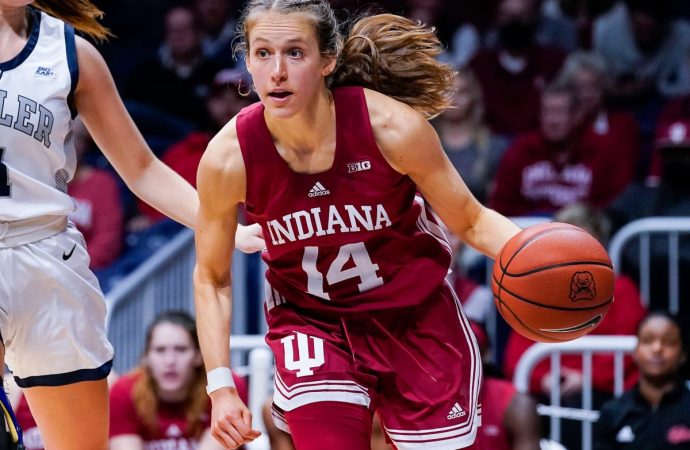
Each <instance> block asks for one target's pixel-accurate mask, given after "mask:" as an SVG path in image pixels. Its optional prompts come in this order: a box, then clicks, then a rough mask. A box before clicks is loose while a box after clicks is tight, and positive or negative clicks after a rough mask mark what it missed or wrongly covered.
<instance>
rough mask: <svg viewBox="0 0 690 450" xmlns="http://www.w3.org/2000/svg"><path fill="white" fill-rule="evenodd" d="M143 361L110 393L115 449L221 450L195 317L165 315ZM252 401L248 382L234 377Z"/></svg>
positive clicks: (152, 334) (151, 330) (149, 334)
mask: <svg viewBox="0 0 690 450" xmlns="http://www.w3.org/2000/svg"><path fill="white" fill-rule="evenodd" d="M145 348H146V349H145V352H144V355H143V359H142V361H143V362H142V364H141V365H140V366H139V367H137V368H136V369H134V370H133V371H132V372H130V373H128V374H126V375H123V376H122V377H121V378H120V379H118V380H117V381H116V382H115V384H114V385H113V387H112V389H111V391H110V450H155V449H160V448H165V449H174V450H177V449H179V450H182V449H192V448H195V449H198V450H220V449H221V448H223V447H221V446H220V445H219V444H218V443H217V442H216V441H215V440H214V439H213V437H212V436H211V435H210V433H209V432H208V429H209V426H210V421H211V415H210V413H211V405H210V402H209V399H208V396H207V395H206V390H205V388H206V376H205V372H204V368H203V364H202V360H201V352H200V350H199V342H198V340H197V332H196V326H195V324H194V319H193V318H192V317H191V316H190V315H189V314H187V313H186V312H182V311H169V312H165V313H163V314H161V315H159V316H158V317H157V318H156V319H155V320H154V321H153V323H152V324H151V326H150V327H149V329H148V331H147V334H146V347H145ZM234 380H235V384H236V386H237V392H238V394H239V396H240V398H242V399H243V401H247V386H246V384H245V382H244V381H243V380H242V379H241V378H239V377H237V376H236V375H235V376H234Z"/></svg>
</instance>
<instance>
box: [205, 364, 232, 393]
mask: <svg viewBox="0 0 690 450" xmlns="http://www.w3.org/2000/svg"><path fill="white" fill-rule="evenodd" d="M206 382H207V383H208V384H207V385H206V393H207V394H210V393H211V392H215V391H217V390H218V389H221V388H224V387H233V388H234V387H235V380H233V379H232V372H231V371H230V369H229V368H227V367H216V368H215V369H213V370H211V371H209V372H206Z"/></svg>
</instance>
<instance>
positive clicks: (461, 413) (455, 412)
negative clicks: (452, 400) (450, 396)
mask: <svg viewBox="0 0 690 450" xmlns="http://www.w3.org/2000/svg"><path fill="white" fill-rule="evenodd" d="M466 415H467V411H465V410H464V409H462V406H460V405H459V404H458V403H456V404H454V405H453V409H451V410H450V411H449V412H448V417H447V418H448V420H453V419H459V418H461V417H465V416H466Z"/></svg>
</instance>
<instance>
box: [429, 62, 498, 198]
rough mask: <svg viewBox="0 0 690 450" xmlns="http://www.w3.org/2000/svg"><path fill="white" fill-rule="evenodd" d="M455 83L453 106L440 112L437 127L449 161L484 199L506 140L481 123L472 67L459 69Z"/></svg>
mask: <svg viewBox="0 0 690 450" xmlns="http://www.w3.org/2000/svg"><path fill="white" fill-rule="evenodd" d="M454 87H455V93H454V99H453V104H454V106H455V107H454V108H449V109H447V110H445V111H444V112H443V114H441V115H440V116H439V118H438V119H437V121H436V124H435V125H436V129H437V130H438V134H439V138H440V139H441V144H442V145H443V149H444V150H445V151H446V155H448V158H449V159H450V162H451V163H453V166H454V167H455V169H456V170H457V171H458V172H460V175H462V178H463V180H464V181H465V183H466V184H467V186H468V187H469V188H470V191H472V194H474V196H475V197H477V199H478V200H479V201H481V202H482V203H485V202H486V201H487V199H488V193H489V191H490V190H491V183H492V182H493V179H494V177H495V175H496V170H497V169H498V164H499V162H500V161H501V157H502V156H503V153H504V152H505V150H506V148H507V147H508V140H507V139H506V138H503V137H500V136H497V135H495V134H493V133H492V132H491V131H490V130H489V128H488V127H487V126H486V124H485V123H484V117H483V115H484V101H483V98H482V91H481V87H480V86H479V82H478V81H477V79H476V77H475V76H474V74H473V73H472V71H471V70H469V69H467V68H465V69H461V70H460V71H459V72H458V74H457V75H456V77H455V85H454Z"/></svg>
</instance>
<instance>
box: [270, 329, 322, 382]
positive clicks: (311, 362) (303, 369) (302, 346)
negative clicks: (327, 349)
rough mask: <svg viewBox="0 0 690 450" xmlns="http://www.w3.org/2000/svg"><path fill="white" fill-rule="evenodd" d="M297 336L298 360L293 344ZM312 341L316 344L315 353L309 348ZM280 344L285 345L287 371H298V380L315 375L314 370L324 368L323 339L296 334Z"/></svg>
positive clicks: (285, 338) (284, 339)
mask: <svg viewBox="0 0 690 450" xmlns="http://www.w3.org/2000/svg"><path fill="white" fill-rule="evenodd" d="M295 336H297V359H295V352H294V344H293V341H294V340H295ZM310 339H311V341H312V342H313V343H314V346H313V352H312V351H310V348H309V347H310V346H309V340H310ZM280 342H282V343H283V350H284V354H285V368H286V369H287V370H296V371H297V377H298V378H299V377H306V376H308V375H314V371H313V370H312V369H315V368H317V367H319V366H322V365H323V364H324V362H325V360H324V357H323V339H321V338H317V337H314V336H307V335H306V334H302V333H299V332H295V334H294V335H290V336H286V337H284V338H283V339H281V340H280ZM311 355H313V356H311Z"/></svg>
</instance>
